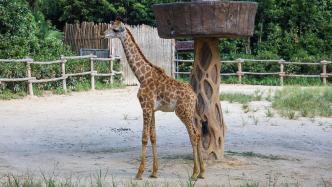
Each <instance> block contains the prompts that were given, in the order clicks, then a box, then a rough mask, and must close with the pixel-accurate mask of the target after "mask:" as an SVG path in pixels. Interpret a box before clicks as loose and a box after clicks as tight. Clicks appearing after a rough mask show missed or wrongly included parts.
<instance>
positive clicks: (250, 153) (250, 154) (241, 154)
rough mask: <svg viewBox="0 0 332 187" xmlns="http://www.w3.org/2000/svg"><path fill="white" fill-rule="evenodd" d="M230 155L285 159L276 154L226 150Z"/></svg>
mask: <svg viewBox="0 0 332 187" xmlns="http://www.w3.org/2000/svg"><path fill="white" fill-rule="evenodd" d="M226 152H227V153H228V154H230V155H236V156H244V157H257V158H261V159H268V160H287V159H286V158H284V157H281V156H278V155H272V154H270V155H263V154H260V153H254V152H251V151H250V152H235V151H226Z"/></svg>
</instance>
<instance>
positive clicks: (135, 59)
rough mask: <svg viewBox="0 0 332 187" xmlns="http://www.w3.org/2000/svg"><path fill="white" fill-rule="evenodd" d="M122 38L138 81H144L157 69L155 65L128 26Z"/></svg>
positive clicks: (129, 62) (127, 56) (128, 59)
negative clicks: (144, 52)
mask: <svg viewBox="0 0 332 187" xmlns="http://www.w3.org/2000/svg"><path fill="white" fill-rule="evenodd" d="M120 40H121V43H122V46H123V49H124V52H125V55H126V58H127V61H128V64H129V66H130V68H131V70H132V71H133V73H134V74H135V76H136V78H137V79H138V81H139V82H140V83H142V82H143V81H144V80H145V79H146V78H148V76H147V75H148V74H149V75H151V72H152V71H153V69H155V67H154V65H152V64H151V63H150V62H149V61H148V60H147V59H146V58H145V56H144V55H143V53H142V51H141V49H140V48H139V47H138V45H137V43H136V42H135V39H134V37H133V35H132V34H131V32H130V31H129V29H128V28H126V33H125V34H124V36H123V37H121V38H120Z"/></svg>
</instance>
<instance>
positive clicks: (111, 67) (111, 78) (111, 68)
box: [110, 57, 114, 84]
mask: <svg viewBox="0 0 332 187" xmlns="http://www.w3.org/2000/svg"><path fill="white" fill-rule="evenodd" d="M113 61H114V58H113V57H111V62H110V63H111V64H110V70H111V77H110V84H113V78H114V74H113Z"/></svg>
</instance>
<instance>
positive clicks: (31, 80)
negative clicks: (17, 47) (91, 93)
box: [0, 55, 123, 96]
mask: <svg viewBox="0 0 332 187" xmlns="http://www.w3.org/2000/svg"><path fill="white" fill-rule="evenodd" d="M82 59H90V71H86V72H79V73H66V63H67V62H68V61H69V60H82ZM116 59H120V57H117V56H114V57H113V56H112V57H110V58H97V56H95V55H85V56H61V58H60V60H54V61H46V62H39V61H34V60H33V59H31V58H25V59H0V63H26V70H27V77H23V78H0V84H1V83H2V82H25V81H27V83H28V93H29V95H31V96H33V95H34V93H33V84H34V83H44V82H53V81H60V80H62V88H63V90H64V92H67V78H68V77H73V76H82V75H90V76H91V90H95V77H110V83H111V84H112V83H113V82H114V76H115V75H119V74H121V75H122V74H123V72H122V71H115V70H113V63H114V60H116ZM100 61H109V62H110V72H108V73H98V72H97V71H95V70H94V65H95V63H97V62H100ZM31 64H38V65H50V64H60V67H61V77H55V78H50V79H36V77H33V76H32V71H31Z"/></svg>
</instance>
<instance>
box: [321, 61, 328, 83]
mask: <svg viewBox="0 0 332 187" xmlns="http://www.w3.org/2000/svg"><path fill="white" fill-rule="evenodd" d="M320 63H321V64H322V65H323V67H322V70H323V72H322V73H321V74H320V76H321V77H322V78H323V83H324V85H325V86H326V83H327V82H326V78H327V70H326V69H327V63H326V61H325V60H323V61H321V62H320Z"/></svg>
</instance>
